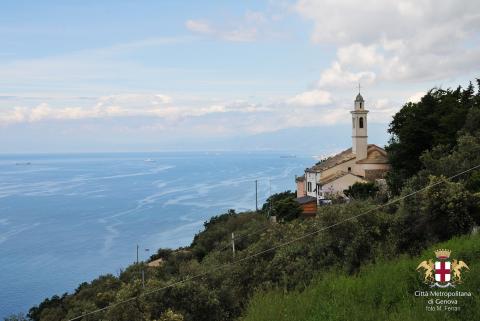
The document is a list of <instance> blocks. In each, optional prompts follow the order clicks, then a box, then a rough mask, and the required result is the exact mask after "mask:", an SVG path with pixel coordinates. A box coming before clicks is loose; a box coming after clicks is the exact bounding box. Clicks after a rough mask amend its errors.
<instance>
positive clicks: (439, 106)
mask: <svg viewBox="0 0 480 321" xmlns="http://www.w3.org/2000/svg"><path fill="white" fill-rule="evenodd" d="M479 85H480V82H479ZM478 90H479V91H478V93H477V94H474V88H473V85H472V84H470V85H469V86H468V87H467V88H466V89H463V90H462V88H461V87H458V88H457V89H455V90H452V89H447V90H443V89H432V90H430V91H429V92H428V93H427V94H426V95H425V96H423V97H422V99H421V101H420V102H418V103H411V102H409V103H407V104H405V105H404V106H403V107H402V108H401V109H400V111H399V112H397V113H396V114H395V115H394V117H393V120H392V122H391V123H390V127H389V129H388V132H389V133H390V134H391V138H390V142H389V145H388V146H386V150H387V152H388V156H389V161H390V164H391V166H392V169H391V171H390V172H389V174H388V175H387V182H388V184H389V187H390V190H391V191H392V192H393V193H394V194H399V193H400V191H401V188H402V186H403V184H404V183H405V182H406V180H407V179H408V178H409V177H412V176H413V175H415V174H416V173H417V172H418V171H419V170H420V169H422V162H421V160H420V156H421V155H422V154H423V153H424V152H425V151H428V150H430V149H432V148H433V147H435V146H437V145H444V146H445V148H447V149H451V148H453V147H454V146H455V144H456V139H457V133H458V132H459V131H460V130H462V129H464V130H467V131H468V130H470V131H471V130H472V128H473V127H474V126H478V125H477V124H478V123H477V124H474V123H473V122H472V121H471V120H470V119H469V118H467V116H469V117H472V118H474V119H477V118H478V117H480V115H478V114H479V112H478V111H472V110H473V109H475V110H476V109H478V108H480V86H479V88H478Z"/></svg>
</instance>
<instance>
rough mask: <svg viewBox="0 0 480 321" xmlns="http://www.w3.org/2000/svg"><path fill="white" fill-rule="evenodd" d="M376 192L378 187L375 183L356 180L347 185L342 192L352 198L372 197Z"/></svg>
mask: <svg viewBox="0 0 480 321" xmlns="http://www.w3.org/2000/svg"><path fill="white" fill-rule="evenodd" d="M377 192H378V187H377V186H376V185H375V183H372V182H367V183H360V182H356V183H354V184H353V185H351V186H349V187H348V189H346V190H344V191H343V193H344V194H345V195H346V196H348V197H351V198H353V199H367V198H372V197H374V196H375V194H376V193H377Z"/></svg>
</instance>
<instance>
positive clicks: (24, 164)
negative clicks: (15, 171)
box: [15, 162, 32, 166]
mask: <svg viewBox="0 0 480 321" xmlns="http://www.w3.org/2000/svg"><path fill="white" fill-rule="evenodd" d="M15 165H17V166H28V165H32V163H30V162H24V163H15Z"/></svg>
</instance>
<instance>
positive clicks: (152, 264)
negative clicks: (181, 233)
mask: <svg viewBox="0 0 480 321" xmlns="http://www.w3.org/2000/svg"><path fill="white" fill-rule="evenodd" d="M162 264H163V260H162V259H161V258H160V259H157V260H153V261H151V262H148V263H147V265H148V266H149V267H159V266H161V265H162Z"/></svg>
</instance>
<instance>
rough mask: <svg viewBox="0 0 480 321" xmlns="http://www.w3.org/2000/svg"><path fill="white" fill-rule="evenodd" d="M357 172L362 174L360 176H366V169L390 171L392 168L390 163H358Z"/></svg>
mask: <svg viewBox="0 0 480 321" xmlns="http://www.w3.org/2000/svg"><path fill="white" fill-rule="evenodd" d="M355 167H356V170H355V171H356V172H358V174H357V173H355V174H357V175H360V176H365V170H378V169H381V170H385V171H388V170H389V169H390V165H389V164H356V165H355Z"/></svg>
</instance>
